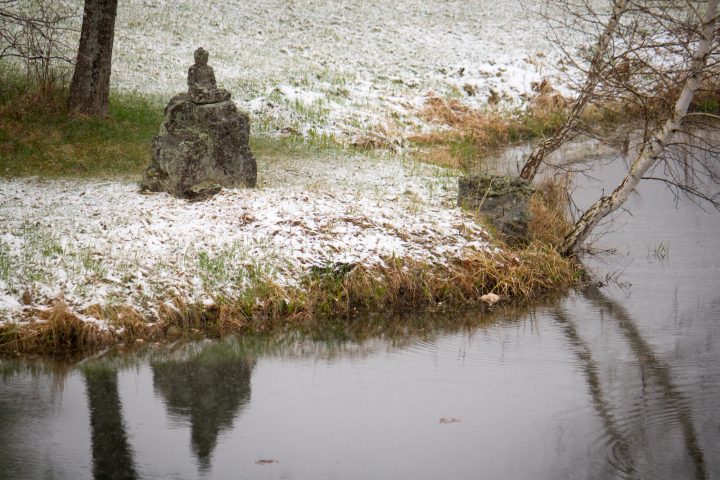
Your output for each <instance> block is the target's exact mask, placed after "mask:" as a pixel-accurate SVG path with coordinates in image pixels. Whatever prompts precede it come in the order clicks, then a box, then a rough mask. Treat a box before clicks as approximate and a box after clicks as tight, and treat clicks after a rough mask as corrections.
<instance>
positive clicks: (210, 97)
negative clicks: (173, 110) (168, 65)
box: [187, 47, 230, 104]
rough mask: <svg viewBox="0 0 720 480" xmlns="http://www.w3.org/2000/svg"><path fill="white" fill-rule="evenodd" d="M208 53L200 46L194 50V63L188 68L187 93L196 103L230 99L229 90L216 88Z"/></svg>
mask: <svg viewBox="0 0 720 480" xmlns="http://www.w3.org/2000/svg"><path fill="white" fill-rule="evenodd" d="M209 57H210V54H209V53H208V51H207V50H205V49H204V48H202V47H200V48H198V49H197V50H195V64H194V65H192V66H191V67H190V69H189V70H188V79H187V83H188V94H189V95H190V100H191V101H192V102H193V103H197V104H208V103H219V102H224V101H225V100H230V92H228V91H227V90H223V89H221V88H217V83H216V81H215V72H213V69H212V67H211V66H210V65H208V58H209Z"/></svg>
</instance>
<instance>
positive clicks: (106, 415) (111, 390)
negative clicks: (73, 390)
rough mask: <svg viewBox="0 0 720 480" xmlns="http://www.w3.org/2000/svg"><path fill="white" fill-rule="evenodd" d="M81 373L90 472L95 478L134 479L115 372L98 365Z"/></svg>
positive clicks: (133, 467)
mask: <svg viewBox="0 0 720 480" xmlns="http://www.w3.org/2000/svg"><path fill="white" fill-rule="evenodd" d="M84 373H85V388H86V391H87V399H88V407H89V410H90V431H91V434H92V458H93V476H94V477H95V480H105V479H107V480H114V479H118V480H134V479H136V478H138V475H137V472H136V471H135V463H134V462H133V452H132V449H131V448H130V443H129V442H128V436H127V433H126V432H125V425H124V423H123V418H122V404H121V402H120V393H119V392H118V374H117V372H116V371H112V370H109V369H107V368H101V367H98V368H95V369H92V370H90V369H88V370H86V371H85V372H84Z"/></svg>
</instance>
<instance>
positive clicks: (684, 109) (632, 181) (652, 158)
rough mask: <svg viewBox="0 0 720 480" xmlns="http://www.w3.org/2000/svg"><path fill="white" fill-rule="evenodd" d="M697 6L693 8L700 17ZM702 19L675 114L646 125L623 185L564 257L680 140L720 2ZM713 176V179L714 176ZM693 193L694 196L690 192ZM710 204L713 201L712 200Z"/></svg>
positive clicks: (574, 237) (592, 212)
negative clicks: (649, 125) (657, 122)
mask: <svg viewBox="0 0 720 480" xmlns="http://www.w3.org/2000/svg"><path fill="white" fill-rule="evenodd" d="M696 6H697V5H691V7H693V9H694V11H695V12H696V13H697V14H698V17H700V15H699V12H697V9H696ZM701 18H702V20H701V22H700V25H699V26H700V28H699V29H695V32H697V35H698V37H699V38H690V41H689V42H688V44H687V45H688V50H690V49H691V48H692V46H693V45H694V52H693V53H692V60H691V61H690V62H689V68H688V70H687V76H686V78H685V80H684V83H683V84H682V90H681V91H680V93H679V95H678V96H677V99H676V101H675V103H674V108H673V110H672V114H671V115H670V116H669V118H667V120H665V122H664V124H662V125H661V126H660V127H659V128H656V129H652V130H651V129H649V128H647V124H646V129H645V134H644V136H643V141H642V143H641V144H640V146H639V148H638V149H637V153H636V154H635V157H634V160H633V161H632V164H631V166H630V169H629V171H628V172H627V174H626V175H625V177H624V178H623V180H622V182H621V183H620V184H619V185H618V186H617V188H615V190H613V192H612V193H611V194H610V195H608V196H603V197H601V198H600V199H599V200H598V201H596V202H595V203H594V204H593V205H592V206H591V207H590V208H588V209H587V210H586V211H585V212H584V213H583V214H582V216H581V217H580V218H579V219H578V220H577V222H576V223H575V225H574V227H573V229H572V231H571V232H570V233H569V234H568V235H567V236H566V237H565V240H564V242H563V245H562V246H561V252H562V253H563V254H565V255H572V254H573V253H574V252H575V251H576V250H577V248H578V247H579V245H581V244H582V243H583V242H584V241H585V240H586V239H587V238H588V236H589V235H590V233H591V231H592V230H593V228H594V227H595V226H596V225H597V224H598V223H599V222H600V221H601V220H602V219H603V218H604V217H606V216H607V215H609V214H610V213H612V212H613V211H615V210H617V209H618V208H619V207H620V206H621V205H622V204H623V203H624V202H625V201H626V200H627V199H628V197H629V195H630V194H631V193H632V192H633V191H634V190H635V188H636V187H637V185H638V184H639V183H640V181H641V180H642V179H643V178H644V177H645V175H646V174H647V173H648V172H649V171H651V169H652V168H653V167H654V166H656V165H657V164H658V163H659V162H661V161H662V160H663V159H664V158H665V155H666V152H667V150H668V148H669V147H670V146H672V145H673V142H674V141H675V140H676V139H677V137H678V132H680V131H681V130H682V126H683V122H684V121H685V120H686V118H687V116H688V108H689V107H690V103H691V102H692V100H693V97H694V96H695V94H696V92H697V90H698V88H699V87H700V83H701V80H702V79H703V78H704V77H705V76H706V74H707V67H708V62H709V58H710V54H711V52H712V51H713V49H714V48H716V47H717V45H714V40H715V36H716V28H717V27H716V25H717V20H718V0H708V1H707V3H706V7H705V13H704V15H703V16H702V17H701ZM710 174H711V175H712V172H711V173H710ZM665 181H667V180H665ZM679 188H681V189H682V185H679ZM690 193H693V192H692V191H690ZM709 200H711V201H712V198H709ZM716 206H717V205H716Z"/></svg>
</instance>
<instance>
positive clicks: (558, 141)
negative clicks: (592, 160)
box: [520, 0, 628, 182]
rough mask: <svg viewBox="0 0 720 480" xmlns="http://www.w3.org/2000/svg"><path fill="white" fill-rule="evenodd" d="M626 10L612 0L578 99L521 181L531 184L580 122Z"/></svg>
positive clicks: (623, 4)
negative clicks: (609, 15) (546, 160)
mask: <svg viewBox="0 0 720 480" xmlns="http://www.w3.org/2000/svg"><path fill="white" fill-rule="evenodd" d="M627 7H628V2H627V0H615V2H614V4H613V10H612V16H611V17H610V20H609V21H608V24H607V25H606V26H605V30H604V31H603V33H602V35H601V36H600V38H599V39H598V43H597V45H596V47H595V48H596V49H595V54H594V55H593V58H592V60H590V70H589V71H588V74H587V77H586V78H585V83H584V85H583V87H582V88H581V89H580V96H579V97H578V98H577V100H576V101H575V104H574V105H573V108H572V110H571V111H570V113H569V114H568V117H567V118H566V119H565V121H564V122H563V124H562V125H561V126H560V128H558V129H557V130H556V131H555V133H553V135H552V136H551V137H550V138H548V139H546V140H544V141H543V142H542V143H541V144H540V145H538V146H537V147H535V149H534V150H533V151H532V153H531V154H530V156H529V157H528V159H527V160H526V161H525V165H524V166H523V168H522V170H521V171H520V178H523V179H525V180H527V181H528V182H532V180H533V178H535V175H536V174H537V171H538V169H539V168H540V165H542V162H543V161H544V160H545V158H547V156H548V155H550V154H551V153H552V152H554V151H555V150H557V149H558V147H560V146H561V145H562V144H563V143H565V142H566V141H567V139H568V137H569V136H570V134H571V133H572V131H573V129H574V128H575V126H576V125H577V123H578V120H580V116H581V115H582V113H583V110H585V106H586V105H587V104H588V102H589V101H590V99H591V98H592V96H593V94H594V93H595V87H596V86H597V84H598V82H599V81H600V78H601V75H602V73H603V70H604V67H605V61H604V57H605V54H606V52H607V49H608V45H610V40H611V39H612V37H613V35H614V34H615V30H617V27H618V25H619V24H620V17H622V16H623V14H624V13H625V11H626V10H627Z"/></svg>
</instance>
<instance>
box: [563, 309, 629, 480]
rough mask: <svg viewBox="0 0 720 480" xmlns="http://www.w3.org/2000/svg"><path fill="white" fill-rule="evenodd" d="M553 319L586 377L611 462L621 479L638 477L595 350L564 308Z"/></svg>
mask: <svg viewBox="0 0 720 480" xmlns="http://www.w3.org/2000/svg"><path fill="white" fill-rule="evenodd" d="M553 316H554V318H555V320H556V321H557V322H558V324H560V326H561V329H562V332H563V333H564V334H565V336H566V337H567V340H568V343H569V344H570V345H571V346H572V348H573V351H574V353H575V356H576V357H577V359H578V365H579V366H580V368H581V369H582V371H583V374H584V376H585V380H586V382H587V385H588V390H589V391H590V397H591V399H592V404H593V407H594V408H595V411H596V412H597V414H598V416H599V417H600V420H601V422H602V426H603V428H604V429H605V435H606V436H607V437H608V439H609V440H610V442H611V443H610V445H611V455H610V456H609V458H608V462H609V464H610V465H611V466H612V467H614V468H615V469H617V470H618V471H619V472H620V473H622V474H623V477H622V478H632V477H633V475H634V474H635V465H634V462H633V458H632V456H631V454H630V447H629V443H628V441H627V440H626V438H625V436H624V433H623V431H622V429H621V428H620V427H619V426H618V424H617V421H616V419H615V418H614V416H613V408H612V406H611V404H610V402H609V400H608V398H607V396H606V395H605V391H604V389H603V386H602V382H601V379H600V372H599V370H600V369H599V368H598V365H597V363H596V362H595V360H594V359H593V353H592V350H591V348H590V346H589V345H588V344H587V343H586V342H585V341H584V340H583V339H582V337H581V336H580V334H579V333H578V330H577V327H576V325H575V322H574V321H573V320H571V317H570V316H569V315H568V314H567V313H566V312H565V310H564V309H563V308H562V307H558V308H556V309H555V311H554V312H553Z"/></svg>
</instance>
